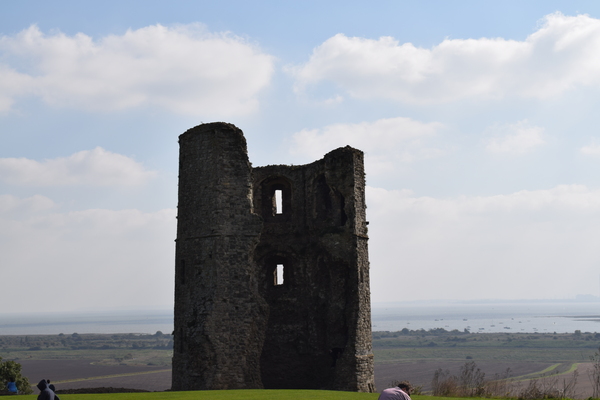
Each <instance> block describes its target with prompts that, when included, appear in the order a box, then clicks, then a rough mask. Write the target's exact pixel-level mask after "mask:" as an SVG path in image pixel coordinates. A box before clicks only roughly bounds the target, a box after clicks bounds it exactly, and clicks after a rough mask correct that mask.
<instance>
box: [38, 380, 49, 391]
mask: <svg viewBox="0 0 600 400" xmlns="http://www.w3.org/2000/svg"><path fill="white" fill-rule="evenodd" d="M47 387H48V382H46V380H45V379H42V380H41V381H40V382H39V383H38V384H37V388H38V389H40V392H43V391H44V390H46V388H47Z"/></svg>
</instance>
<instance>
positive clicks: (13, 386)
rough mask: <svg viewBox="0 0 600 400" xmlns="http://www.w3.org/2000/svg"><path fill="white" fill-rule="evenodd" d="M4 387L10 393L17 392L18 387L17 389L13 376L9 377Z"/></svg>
mask: <svg viewBox="0 0 600 400" xmlns="http://www.w3.org/2000/svg"><path fill="white" fill-rule="evenodd" d="M6 388H7V389H8V392H9V393H10V394H19V389H17V384H16V383H15V378H10V380H9V381H8V383H7V384H6Z"/></svg>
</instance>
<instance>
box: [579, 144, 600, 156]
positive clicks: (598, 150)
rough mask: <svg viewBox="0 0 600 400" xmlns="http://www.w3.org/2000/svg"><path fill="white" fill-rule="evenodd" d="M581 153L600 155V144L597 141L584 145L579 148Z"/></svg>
mask: <svg viewBox="0 0 600 400" xmlns="http://www.w3.org/2000/svg"><path fill="white" fill-rule="evenodd" d="M579 151H580V152H581V154H585V155H588V156H599V155H600V145H599V144H597V143H592V144H589V145H587V146H583V147H582V148H580V149H579Z"/></svg>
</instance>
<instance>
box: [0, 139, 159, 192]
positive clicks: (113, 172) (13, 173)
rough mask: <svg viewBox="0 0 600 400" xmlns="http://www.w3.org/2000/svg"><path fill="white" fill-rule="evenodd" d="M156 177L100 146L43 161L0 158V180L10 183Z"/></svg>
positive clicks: (126, 181) (133, 181)
mask: <svg viewBox="0 0 600 400" xmlns="http://www.w3.org/2000/svg"><path fill="white" fill-rule="evenodd" d="M154 176H156V172H154V171H148V170H146V169H145V168H144V166H143V165H142V164H140V163H138V162H136V161H135V160H133V159H131V158H129V157H126V156H124V155H121V154H117V153H111V152H110V151H106V150H104V149H103V148H101V147H96V148H95V149H94V150H84V151H80V152H77V153H75V154H72V155H70V156H69V157H61V158H55V159H51V160H44V161H42V162H40V161H36V160H31V159H27V158H0V181H4V182H6V183H9V184H13V185H33V186H67V185H90V186H110V185H123V186H131V185H141V184H143V183H145V182H146V181H148V180H149V179H151V178H153V177H154Z"/></svg>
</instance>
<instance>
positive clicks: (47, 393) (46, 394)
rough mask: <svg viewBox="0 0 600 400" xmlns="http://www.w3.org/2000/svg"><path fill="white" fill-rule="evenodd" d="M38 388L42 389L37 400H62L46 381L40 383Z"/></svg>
mask: <svg viewBox="0 0 600 400" xmlns="http://www.w3.org/2000/svg"><path fill="white" fill-rule="evenodd" d="M37 388H38V389H40V395H39V396H38V398H37V400H60V399H59V398H58V396H57V395H55V394H54V392H53V391H52V390H51V389H50V388H49V387H48V382H46V380H45V379H42V380H41V381H40V383H38V384H37Z"/></svg>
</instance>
